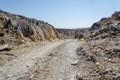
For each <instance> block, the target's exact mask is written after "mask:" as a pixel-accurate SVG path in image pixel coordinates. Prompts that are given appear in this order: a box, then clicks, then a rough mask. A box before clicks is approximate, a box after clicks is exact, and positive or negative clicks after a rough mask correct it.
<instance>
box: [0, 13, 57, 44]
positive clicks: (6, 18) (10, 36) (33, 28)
mask: <svg viewBox="0 0 120 80" xmlns="http://www.w3.org/2000/svg"><path fill="white" fill-rule="evenodd" d="M54 39H58V34H57V32H56V30H55V29H54V27H53V26H52V25H50V24H48V23H47V22H44V21H40V20H36V19H30V18H27V17H24V16H21V15H15V14H11V13H7V12H4V11H0V43H1V44H5V43H7V44H11V45H13V44H16V43H17V44H20V43H24V42H26V41H31V40H32V41H43V40H54Z"/></svg>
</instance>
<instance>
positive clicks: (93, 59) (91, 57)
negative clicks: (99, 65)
mask: <svg viewBox="0 0 120 80" xmlns="http://www.w3.org/2000/svg"><path fill="white" fill-rule="evenodd" d="M86 58H87V59H86V61H93V62H96V59H95V57H94V56H92V55H87V56H86Z"/></svg>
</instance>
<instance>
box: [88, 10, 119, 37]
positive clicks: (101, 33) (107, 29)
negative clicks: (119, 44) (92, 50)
mask: <svg viewBox="0 0 120 80" xmlns="http://www.w3.org/2000/svg"><path fill="white" fill-rule="evenodd" d="M89 31H90V37H91V38H92V39H99V38H100V39H101V38H106V37H115V36H120V12H115V13H114V14H113V15H112V17H109V18H102V19H101V20H100V21H99V22H96V23H94V24H93V25H92V27H91V28H90V29H89Z"/></svg>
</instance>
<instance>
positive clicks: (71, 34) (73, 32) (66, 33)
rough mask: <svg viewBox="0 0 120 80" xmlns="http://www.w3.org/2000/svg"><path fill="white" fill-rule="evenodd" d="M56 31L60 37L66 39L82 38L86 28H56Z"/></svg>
mask: <svg viewBox="0 0 120 80" xmlns="http://www.w3.org/2000/svg"><path fill="white" fill-rule="evenodd" d="M56 31H57V32H58V34H59V37H60V38H62V39H64V38H72V39H74V38H76V39H80V38H83V37H84V35H83V33H84V31H85V29H58V28H57V29H56Z"/></svg>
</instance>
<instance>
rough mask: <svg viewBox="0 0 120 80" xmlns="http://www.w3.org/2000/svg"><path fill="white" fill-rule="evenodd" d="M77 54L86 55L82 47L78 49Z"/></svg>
mask: <svg viewBox="0 0 120 80" xmlns="http://www.w3.org/2000/svg"><path fill="white" fill-rule="evenodd" d="M77 55H85V52H84V50H83V48H82V47H80V48H78V49H77Z"/></svg>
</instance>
